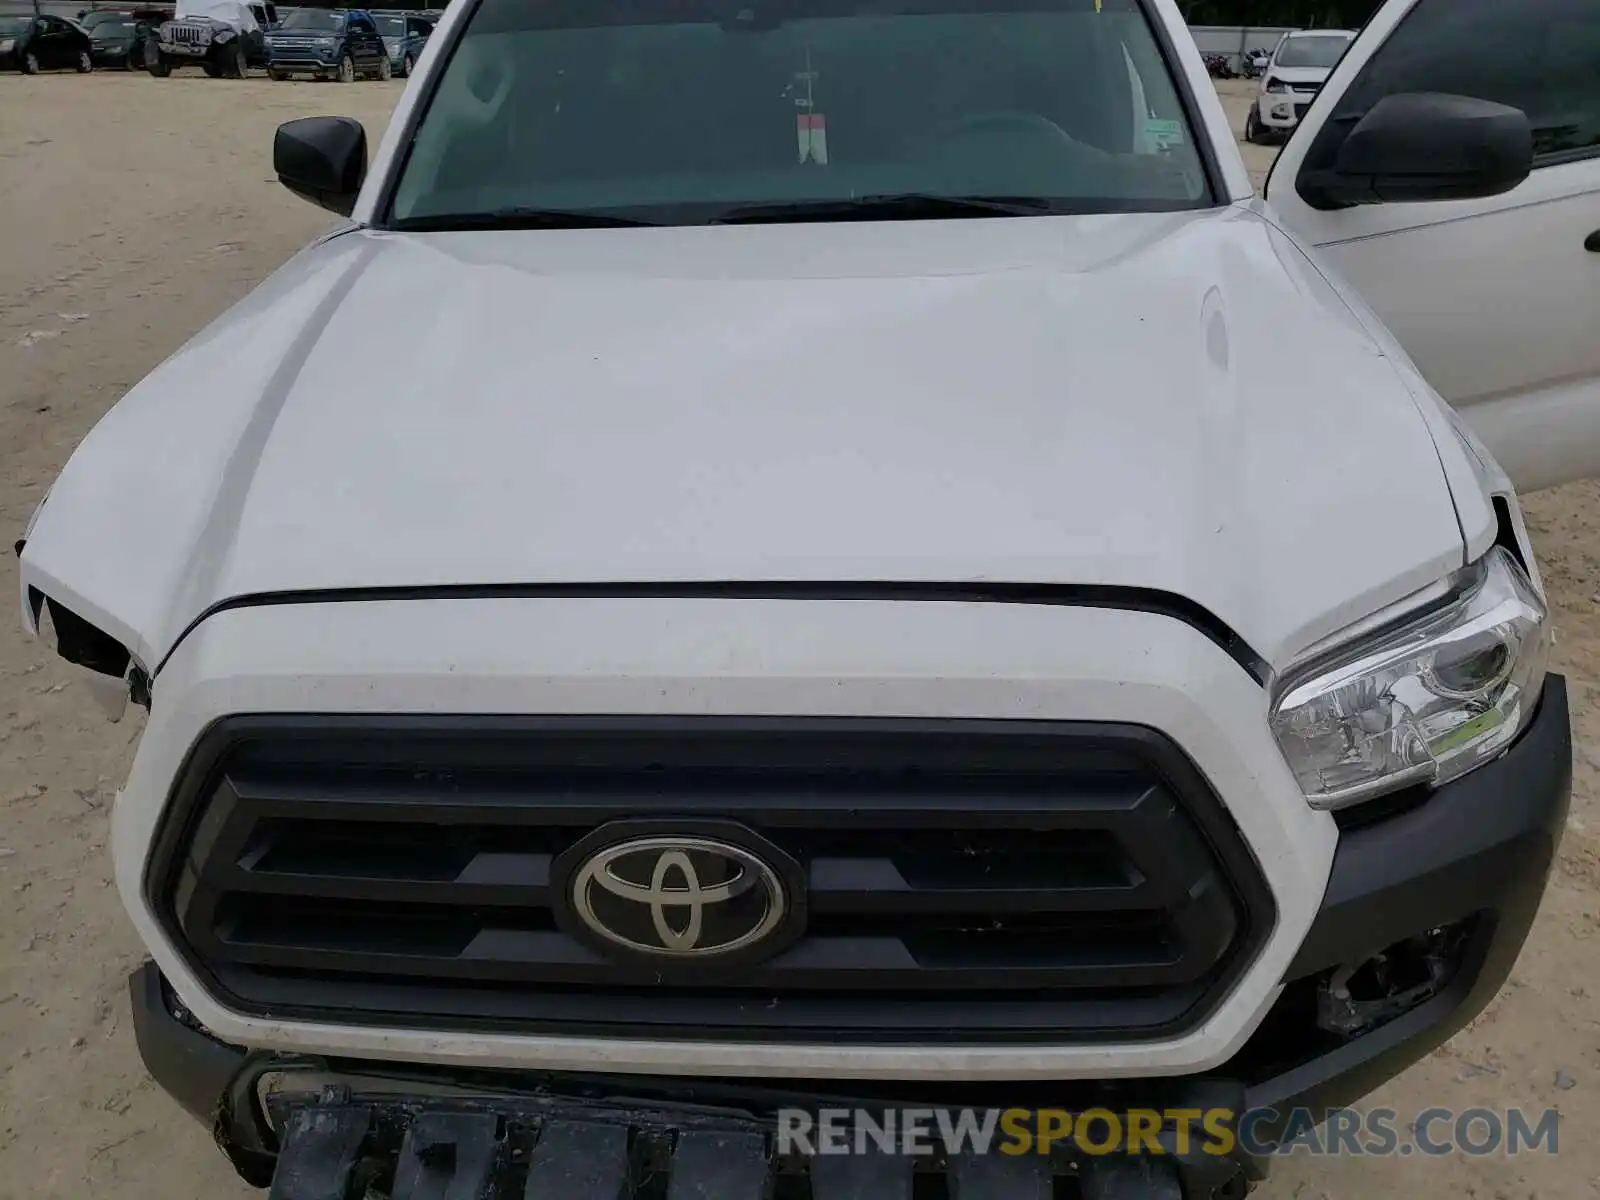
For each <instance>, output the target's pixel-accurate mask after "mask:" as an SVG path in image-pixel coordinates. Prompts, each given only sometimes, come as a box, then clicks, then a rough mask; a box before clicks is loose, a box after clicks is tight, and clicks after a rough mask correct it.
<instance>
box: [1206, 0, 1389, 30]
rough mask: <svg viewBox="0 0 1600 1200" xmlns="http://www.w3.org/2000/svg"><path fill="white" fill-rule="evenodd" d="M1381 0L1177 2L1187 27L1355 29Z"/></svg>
mask: <svg viewBox="0 0 1600 1200" xmlns="http://www.w3.org/2000/svg"><path fill="white" fill-rule="evenodd" d="M1381 2H1382V0H1178V3H1179V7H1181V8H1182V9H1183V15H1184V17H1185V19H1187V20H1188V22H1189V24H1191V25H1263V26H1268V27H1273V26H1276V27H1280V28H1281V27H1285V26H1287V27H1293V28H1302V27H1307V26H1313V25H1320V26H1322V27H1324V28H1334V29H1359V28H1360V27H1361V25H1362V24H1364V23H1365V22H1366V20H1367V18H1368V17H1370V16H1371V15H1372V13H1373V10H1374V9H1376V8H1377V7H1378V5H1379V4H1380V3H1381Z"/></svg>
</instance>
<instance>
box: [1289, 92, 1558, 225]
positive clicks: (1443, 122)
mask: <svg viewBox="0 0 1600 1200" xmlns="http://www.w3.org/2000/svg"><path fill="white" fill-rule="evenodd" d="M1532 169H1533V129H1532V127H1531V126H1530V125H1529V124H1528V117H1527V114H1526V113H1524V112H1523V111H1522V110H1521V109H1520V108H1510V107H1508V106H1507V105H1504V104H1495V103H1493V102H1491V101H1488V100H1476V99H1473V98H1472V97H1470V96H1448V95H1444V94H1442V93H1438V92H1402V93H1400V94H1398V95H1393V96H1385V97H1384V98H1383V99H1382V100H1380V101H1378V102H1377V103H1376V104H1374V105H1373V106H1372V108H1371V109H1369V110H1368V111H1367V114H1366V116H1364V117H1362V118H1361V120H1360V121H1358V122H1357V123H1356V127H1355V128H1354V129H1352V130H1351V131H1350V132H1349V134H1348V135H1346V137H1345V139H1344V142H1343V144H1342V145H1341V146H1340V147H1339V154H1338V157H1337V159H1336V160H1335V162H1334V166H1333V169H1332V170H1331V171H1307V172H1305V173H1304V174H1303V175H1302V176H1301V179H1300V181H1299V192H1300V194H1301V196H1303V197H1304V198H1305V200H1306V202H1307V203H1308V204H1310V205H1311V206H1312V207H1314V208H1321V209H1330V208H1348V207H1350V206H1352V205H1357V204H1399V203H1406V202H1416V201H1423V200H1475V199H1479V198H1482V197H1485V196H1499V195H1502V194H1503V193H1505V192H1509V191H1510V190H1511V189H1512V188H1514V187H1516V186H1517V185H1518V184H1520V183H1521V182H1522V181H1523V180H1524V179H1526V178H1527V177H1528V173H1529V172H1530V171H1531V170H1532Z"/></svg>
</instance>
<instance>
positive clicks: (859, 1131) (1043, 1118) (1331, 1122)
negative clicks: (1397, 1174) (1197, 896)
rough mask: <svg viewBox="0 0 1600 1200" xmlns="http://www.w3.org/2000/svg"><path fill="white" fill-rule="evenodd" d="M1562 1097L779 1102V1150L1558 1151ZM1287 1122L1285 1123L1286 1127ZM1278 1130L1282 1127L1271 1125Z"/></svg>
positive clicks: (1156, 1152)
mask: <svg viewBox="0 0 1600 1200" xmlns="http://www.w3.org/2000/svg"><path fill="white" fill-rule="evenodd" d="M1560 1126H1561V1115H1560V1113H1559V1112H1558V1111H1557V1110H1555V1109H1543V1110H1525V1109H1520V1108H1510V1109H1503V1110H1502V1109H1491V1108H1469V1109H1461V1110H1456V1109H1450V1108H1427V1109H1422V1110H1420V1111H1418V1112H1416V1113H1412V1114H1401V1113H1399V1112H1397V1111H1396V1110H1394V1109H1389V1108H1375V1109H1369V1110H1366V1111H1358V1110H1355V1109H1339V1110H1336V1111H1334V1112H1333V1113H1331V1114H1329V1115H1328V1118H1327V1120H1326V1121H1325V1122H1323V1123H1322V1124H1321V1125H1318V1124H1317V1123H1316V1121H1315V1119H1314V1118H1313V1116H1312V1114H1311V1113H1310V1112H1309V1111H1308V1110H1304V1109H1295V1110H1292V1111H1290V1112H1289V1113H1287V1114H1286V1116H1285V1114H1282V1113H1279V1112H1278V1111H1276V1110H1273V1109H1253V1110H1248V1111H1245V1112H1243V1113H1235V1112H1234V1111H1232V1110H1230V1109H1222V1108H1212V1109H1200V1108H1170V1109H1154V1108H1151V1109H1127V1110H1124V1111H1121V1112H1113V1111H1111V1110H1109V1109H1104V1108H1091V1109H1085V1110H1082V1111H1080V1112H1073V1111H1069V1110H1067V1109H1060V1108H1038V1109H1027V1108H1008V1109H996V1108H990V1109H971V1108H968V1109H933V1108H921V1109H919V1108H904V1109H888V1110H879V1111H874V1110H869V1109H849V1108H836V1109H821V1110H818V1111H815V1112H813V1111H811V1110H806V1109H780V1110H779V1112H778V1152H779V1153H780V1154H801V1155H816V1154H868V1153H889V1154H917V1155H933V1154H990V1153H1000V1154H1012V1155H1018V1154H1050V1153H1053V1152H1055V1151H1057V1150H1061V1151H1070V1152H1077V1153H1082V1154H1090V1155H1101V1154H1154V1155H1162V1154H1177V1155H1179V1156H1188V1155H1190V1154H1195V1153H1199V1154H1211V1155H1218V1156H1225V1155H1232V1154H1240V1153H1242V1154H1250V1155H1258V1156H1266V1155H1278V1156H1282V1155H1293V1154H1307V1155H1318V1156H1320V1155H1356V1156H1389V1155H1402V1156H1405V1155H1417V1154H1420V1155H1432V1156H1439V1155H1447V1154H1464V1155H1468V1156H1474V1157H1482V1156H1486V1155H1507V1156H1509V1155H1519V1154H1556V1153H1558V1152H1559V1137H1560ZM1280 1130H1281V1131H1280ZM1274 1134H1275V1135H1276V1136H1274Z"/></svg>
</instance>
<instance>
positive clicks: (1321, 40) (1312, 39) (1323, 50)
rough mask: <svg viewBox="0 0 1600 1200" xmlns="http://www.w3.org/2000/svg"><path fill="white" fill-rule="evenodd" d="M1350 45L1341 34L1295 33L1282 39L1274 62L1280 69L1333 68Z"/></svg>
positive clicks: (1346, 36)
mask: <svg viewBox="0 0 1600 1200" xmlns="http://www.w3.org/2000/svg"><path fill="white" fill-rule="evenodd" d="M1349 45H1350V37H1349V35H1348V34H1343V33H1297V34H1294V35H1292V36H1290V37H1286V38H1284V39H1283V42H1282V43H1281V44H1280V45H1279V46H1278V55H1277V58H1276V59H1275V60H1274V62H1275V63H1276V65H1278V66H1280V67H1328V68H1331V67H1335V66H1338V64H1339V59H1340V58H1341V57H1343V55H1344V52H1345V50H1346V49H1347V48H1348V47H1349Z"/></svg>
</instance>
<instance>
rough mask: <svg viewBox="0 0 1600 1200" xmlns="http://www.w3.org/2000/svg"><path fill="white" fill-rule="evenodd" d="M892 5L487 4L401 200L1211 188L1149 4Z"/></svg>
mask: <svg viewBox="0 0 1600 1200" xmlns="http://www.w3.org/2000/svg"><path fill="white" fill-rule="evenodd" d="M896 8H897V9H898V11H892V12H887V13H886V12H885V11H884V6H883V5H882V4H881V3H880V2H879V0H674V2H673V3H671V4H665V3H662V2H661V0H614V2H612V3H600V2H598V0H545V2H543V3H538V4H532V3H528V2H527V0H481V3H480V4H479V5H478V6H477V8H476V9H474V10H473V13H472V16H471V18H470V20H469V23H468V24H467V27H466V28H465V30H464V31H463V35H462V38H461V41H460V43H459V44H458V45H457V46H456V47H455V49H454V52H453V53H452V55H451V57H450V59H449V61H448V63H447V64H446V65H445V66H444V68H443V71H442V73H441V75H440V78H439V82H438V86H437V88H436V90H435V92H434V95H433V98H432V102H431V104H430V105H429V106H428V108H427V109H426V111H424V113H423V114H422V116H421V118H420V123H419V125H418V127H417V130H416V133H415V138H414V141H413V145H412V149H411V153H410V155H409V156H408V158H407V160H406V163H405V165H404V167H403V173H402V175H401V177H400V179H399V181H398V183H397V185H396V188H395V191H394V198H393V202H392V207H391V217H392V219H393V220H394V221H395V222H396V223H397V224H399V225H401V226H402V227H403V226H405V224H406V223H407V222H413V223H417V224H418V225H426V227H430V228H450V227H452V226H451V225H450V224H449V222H448V220H447V219H446V218H448V217H450V216H459V217H461V218H463V220H462V225H461V227H481V226H482V225H484V224H486V223H488V222H487V221H486V219H485V218H487V217H489V216H490V215H491V214H495V213H501V212H506V213H507V214H508V215H507V222H508V223H516V222H517V221H519V220H520V221H526V218H527V215H528V214H527V210H530V209H536V210H541V211H544V210H556V211H558V212H560V213H562V214H564V215H566V216H568V217H572V216H573V215H574V214H584V213H590V214H595V215H597V216H598V215H600V214H610V215H611V216H612V217H623V216H625V217H627V218H630V219H632V220H638V221H643V222H647V223H659V224H694V223H703V222H706V221H715V220H720V219H764V220H767V219H769V220H785V219H817V214H818V213H820V212H824V211H828V212H831V211H834V210H838V209H839V208H840V207H841V206H848V205H851V204H860V205H862V211H863V212H865V211H866V210H867V209H869V208H871V207H872V205H873V204H874V203H878V202H881V201H882V200H883V199H884V198H886V197H916V198H918V199H919V200H920V201H921V202H922V204H921V207H919V208H918V209H917V211H916V214H915V215H926V216H940V215H943V216H950V215H976V212H974V213H972V214H957V213H953V212H952V211H949V210H950V207H951V206H950V205H948V204H947V203H943V202H944V201H948V200H954V199H963V200H966V199H972V200H1001V201H1008V202H1013V201H1022V202H1024V203H1023V205H1022V208H1023V209H1025V210H1026V211H1027V212H1030V213H1050V212H1125V211H1159V210H1168V209H1173V208H1193V207H1198V206H1201V205H1204V204H1208V203H1209V202H1210V200H1209V190H1208V185H1207V181H1206V176H1205V172H1204V170H1203V168H1202V165H1201V161H1200V158H1199V155H1198V152H1197V150H1196V147H1195V139H1194V137H1193V135H1192V133H1191V131H1190V128H1189V125H1188V122H1187V120H1186V117H1185V115H1184V110H1183V107H1182V105H1181V103H1180V102H1179V99H1178V94H1177V90H1176V88H1175V86H1174V84H1173V80H1172V75H1171V73H1170V70H1169V68H1168V66H1167V64H1166V62H1165V60H1164V59H1163V56H1162V54H1161V52H1160V49H1159V47H1158V45H1157V43H1156V41H1155V38H1154V35H1153V34H1152V32H1151V30H1150V27H1149V25H1148V23H1147V21H1146V18H1145V15H1144V13H1143V11H1142V9H1141V7H1140V3H1139V0H910V2H909V3H908V4H904V5H897V6H896ZM929 198H933V199H934V200H935V201H938V202H939V203H934V204H928V203H927V201H928V200H929ZM750 209H759V210H761V211H760V212H759V213H751V212H745V211H740V210H750ZM508 210H517V211H516V212H514V213H513V212H510V211H508ZM808 210H810V211H809V212H808ZM843 215H844V217H846V218H848V217H849V216H850V214H849V213H845V214H843ZM890 215H901V216H904V215H910V214H909V211H907V212H902V213H900V214H890ZM988 215H1002V214H1001V213H1000V212H999V211H998V209H996V210H995V211H994V212H992V213H989V214H988ZM468 218H476V220H471V219H468ZM576 223H581V222H576Z"/></svg>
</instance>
